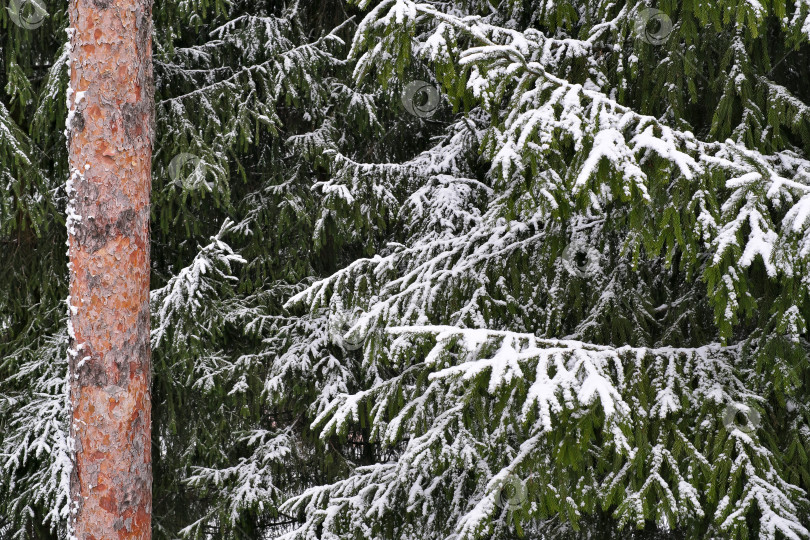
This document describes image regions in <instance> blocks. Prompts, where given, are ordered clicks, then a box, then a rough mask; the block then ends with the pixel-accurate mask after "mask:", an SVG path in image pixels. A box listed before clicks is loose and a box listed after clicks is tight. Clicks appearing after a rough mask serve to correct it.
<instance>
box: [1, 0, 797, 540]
mask: <svg viewBox="0 0 810 540" xmlns="http://www.w3.org/2000/svg"><path fill="white" fill-rule="evenodd" d="M37 1H39V0H37ZM37 6H39V4H37ZM42 6H44V7H43V8H42V9H44V10H45V11H47V13H48V15H47V17H45V18H44V19H43V23H42V26H40V27H38V28H22V27H20V26H18V25H17V24H15V21H14V20H13V18H12V15H13V13H12V12H11V11H8V10H5V9H3V10H0V28H3V33H2V34H0V48H2V51H3V55H2V60H0V62H2V64H1V65H0V66H1V67H2V69H0V83H2V87H3V89H4V93H3V94H2V98H0V133H1V134H2V136H0V164H1V167H0V179H1V180H0V181H2V189H0V244H2V245H3V246H4V248H5V252H6V257H5V261H4V262H3V264H2V265H0V537H3V538H5V537H9V538H52V537H58V536H60V535H63V534H64V530H63V523H64V518H65V517H66V515H65V512H66V511H67V510H66V501H67V500H66V490H65V485H66V482H67V472H68V471H69V467H70V464H69V459H68V448H69V441H67V439H66V429H65V428H66V426H65V420H66V412H67V410H66V405H67V403H66V400H65V397H64V393H65V380H64V378H65V367H66V362H65V356H66V350H65V349H66V335H67V332H66V317H65V309H66V308H65V302H64V299H65V297H66V295H67V290H66V289H67V280H66V276H67V267H66V258H65V257H64V255H63V254H64V241H65V233H64V226H63V224H64V217H63V213H64V212H65V198H66V197H65V187H64V184H65V179H66V177H67V172H66V152H65V138H64V133H63V128H64V118H65V112H66V111H65V91H66V75H67V70H66V66H65V56H64V52H63V51H64V41H65V39H64V33H63V32H64V29H65V27H66V17H65V14H64V8H63V7H62V6H57V5H50V4H47V3H45V4H42ZM154 19H155V24H154V27H155V35H154V36H153V40H154V50H155V76H156V100H157V126H156V127H157V143H156V147H155V152H154V162H153V196H152V208H153V222H152V231H153V232H152V258H153V292H152V302H153V319H152V328H153V333H152V346H153V363H154V377H153V385H154V388H153V406H154V410H153V421H154V428H153V441H154V447H153V461H154V474H155V479H154V535H155V537H156V538H177V537H181V536H182V537H188V538H277V537H283V538H289V539H293V538H296V539H297V538H380V539H389V538H398V539H399V538H420V539H421V538H454V539H462V538H470V539H471V538H514V537H526V538H549V539H550V538H650V539H652V538H695V539H702V538H734V539H748V538H762V539H777V538H786V539H802V538H810V462H809V461H808V454H810V391H808V385H810V362H808V352H809V351H810V344H808V341H807V339H808V333H807V332H808V331H807V319H808V317H810V298H808V287H810V231H809V230H808V228H809V227H810V160H809V159H808V157H809V156H810V86H808V85H807V81H808V80H810V43H808V42H809V41H810V2H807V0H796V1H791V2H785V1H784V0H772V1H769V2H763V3H760V2H757V1H756V0H748V1H742V0H720V1H718V2H693V1H691V0H685V1H684V2H674V1H671V0H664V1H662V2H659V3H657V4H654V5H648V4H644V3H640V2H634V1H628V2H619V3H615V2H607V1H602V0H600V1H598V2H587V1H584V0H571V1H569V2H555V1H554V0H551V1H542V2H541V1H536V0H522V1H517V0H503V1H502V2H500V3H498V4H496V3H493V2H489V1H481V0H458V1H456V2H452V3H447V2H438V1H432V0H431V1H425V2H420V3H415V2H412V1H410V0H382V1H379V2H377V1H374V2H371V1H369V0H362V1H360V2H359V4H357V5H354V4H346V3H344V2H343V1H342V0H322V1H309V0H299V1H298V2H295V3H290V4H283V3H280V2H274V1H271V0H268V1H259V2H254V1H251V2H248V1H246V0H232V1H228V2H226V1H224V0H214V1H213V2H209V1H207V0H182V1H176V2H158V3H157V4H156V5H155V9H154ZM414 81H425V82H426V85H423V86H422V93H421V94H419V93H417V95H414V94H413V92H412V89H413V88H414V87H413V86H412V85H411V83H413V82H414ZM434 87H435V89H436V90H435V91H434V90H431V89H432V88H434ZM425 88H427V89H425ZM436 96H438V97H439V100H438V101H434V98H435V97H436ZM420 98H425V99H426V101H419V102H417V101H416V100H418V99H420ZM413 113H416V114H413Z"/></svg>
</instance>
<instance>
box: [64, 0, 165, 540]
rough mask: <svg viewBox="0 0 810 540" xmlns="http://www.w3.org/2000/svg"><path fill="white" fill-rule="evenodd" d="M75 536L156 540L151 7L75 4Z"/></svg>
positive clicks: (118, 1) (71, 117) (145, 0)
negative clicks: (153, 528) (151, 329)
mask: <svg viewBox="0 0 810 540" xmlns="http://www.w3.org/2000/svg"><path fill="white" fill-rule="evenodd" d="M69 15H70V24H71V29H70V30H69V34H70V51H69V52H70V68H71V72H70V89H69V91H68V106H69V107H70V111H69V113H68V122H67V129H68V141H69V142H68V144H69V148H70V167H71V176H70V180H69V181H68V192H69V193H68V194H69V196H70V202H69V208H68V255H69V258H70V263H69V267H70V298H69V305H70V319H71V328H70V331H71V358H70V362H69V365H70V372H69V373H70V376H71V381H70V382H71V388H70V392H71V396H70V399H71V404H72V407H73V417H72V425H71V436H72V438H73V442H74V445H75V461H74V469H73V477H72V479H71V499H72V502H73V504H74V505H75V507H74V511H75V514H74V518H73V520H72V527H73V528H74V534H75V536H76V537H77V538H78V539H80V540H85V539H94V540H107V539H113V538H116V539H118V538H137V539H143V538H151V513H152V465H151V433H150V430H151V401H150V381H151V376H150V369H151V364H150V347H149V195H150V188H151V179H150V174H151V156H152V141H153V138H154V134H153V125H154V87H153V80H152V44H151V25H152V21H151V19H152V4H151V0H70V5H69Z"/></svg>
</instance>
